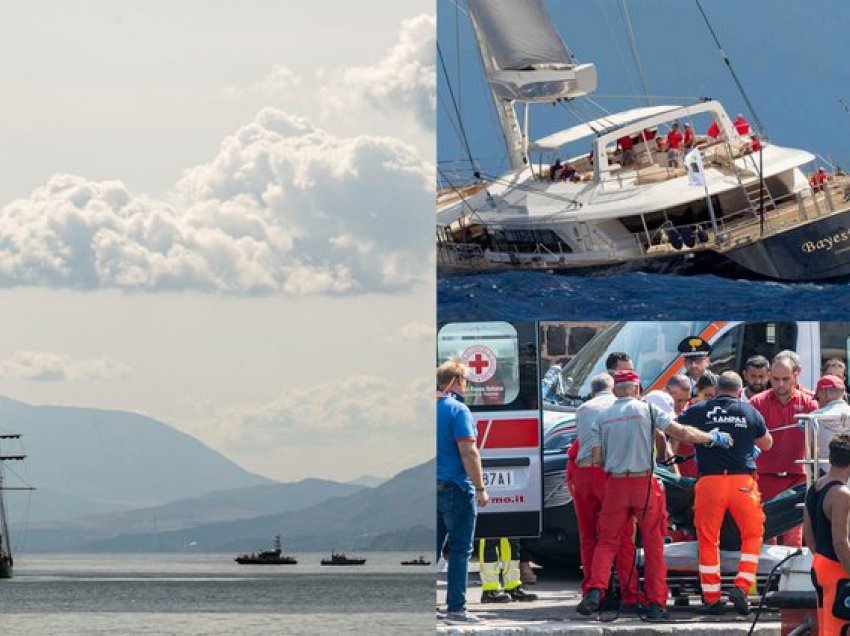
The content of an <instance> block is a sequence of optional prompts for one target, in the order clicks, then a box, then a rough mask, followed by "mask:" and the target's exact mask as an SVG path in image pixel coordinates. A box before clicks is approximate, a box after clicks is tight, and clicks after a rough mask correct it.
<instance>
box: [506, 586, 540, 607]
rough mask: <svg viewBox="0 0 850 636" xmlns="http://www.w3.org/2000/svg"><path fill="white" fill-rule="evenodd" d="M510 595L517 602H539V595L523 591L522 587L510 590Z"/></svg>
mask: <svg viewBox="0 0 850 636" xmlns="http://www.w3.org/2000/svg"><path fill="white" fill-rule="evenodd" d="M508 594H510V595H511V598H512V599H513V600H515V601H521V602H523V603H530V602H531V601H536V600H537V594H530V593H529V592H526V591H525V590H524V589H522V586H521V585H520V586H519V587H515V588H514V589H512V590H508Z"/></svg>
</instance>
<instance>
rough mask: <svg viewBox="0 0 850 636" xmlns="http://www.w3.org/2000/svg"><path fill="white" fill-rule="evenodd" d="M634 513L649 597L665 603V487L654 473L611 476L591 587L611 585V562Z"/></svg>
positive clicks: (601, 513) (595, 554)
mask: <svg viewBox="0 0 850 636" xmlns="http://www.w3.org/2000/svg"><path fill="white" fill-rule="evenodd" d="M647 488H648V489H649V496H648V497H647ZM644 506H645V507H646V508H645V509H644ZM632 517H637V523H638V528H640V535H641V539H642V540H643V552H644V557H645V561H644V585H645V587H646V600H647V602H648V603H653V604H656V605H660V606H661V607H664V606H665V605H666V604H667V593H668V590H667V565H666V564H665V563H664V532H665V530H666V528H667V504H666V498H665V496H664V488H663V487H662V486H661V484H660V483H659V482H658V480H657V479H655V477H651V476H642V477H609V478H608V485H607V487H606V489H605V499H604V500H603V501H602V510H600V512H599V524H598V528H599V534H598V543H597V545H596V552H595V553H594V555H593V567H592V569H591V573H590V581H589V582H588V589H595V590H601V591H604V590H605V589H606V588H607V587H608V579H609V578H610V574H611V565H612V564H613V562H614V559H615V557H616V555H617V553H618V551H619V549H620V546H621V544H622V534H623V527H624V526H626V525H627V524H628V522H629V519H631V518H632Z"/></svg>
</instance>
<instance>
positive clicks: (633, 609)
mask: <svg viewBox="0 0 850 636" xmlns="http://www.w3.org/2000/svg"><path fill="white" fill-rule="evenodd" d="M642 609H643V608H642V607H641V606H640V605H638V604H637V603H623V604H622V605H621V606H620V613H621V614H637V613H638V612H639V611H641V610H642Z"/></svg>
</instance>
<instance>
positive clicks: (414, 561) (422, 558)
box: [401, 554, 431, 565]
mask: <svg viewBox="0 0 850 636" xmlns="http://www.w3.org/2000/svg"><path fill="white" fill-rule="evenodd" d="M401 564H402V565H431V562H430V561H426V560H425V555H424V554H420V555H419V556H418V557H416V558H415V559H411V560H410V561H402V562H401Z"/></svg>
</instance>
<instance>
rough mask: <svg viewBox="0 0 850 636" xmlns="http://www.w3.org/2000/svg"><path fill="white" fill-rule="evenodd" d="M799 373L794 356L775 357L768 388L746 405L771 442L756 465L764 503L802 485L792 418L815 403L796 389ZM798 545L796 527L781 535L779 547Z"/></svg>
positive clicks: (801, 436) (800, 444) (798, 434)
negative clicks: (759, 418)
mask: <svg viewBox="0 0 850 636" xmlns="http://www.w3.org/2000/svg"><path fill="white" fill-rule="evenodd" d="M801 371H802V367H801V366H800V364H799V362H798V357H797V356H796V354H794V352H791V351H781V352H780V353H777V354H776V356H774V358H773V362H772V363H771V365H770V385H771V388H769V389H767V390H766V391H762V392H761V393H759V394H758V395H754V396H753V397H752V398H750V404H751V405H752V406H753V408H755V409H756V410H757V411H758V412H759V413H761V416H762V417H763V418H764V421H765V423H766V424H767V429H768V430H769V431H770V432H771V434H772V435H773V437H774V442H775V443H774V445H773V448H772V449H771V450H769V451H767V452H765V453H762V454H761V455H760V456H759V458H758V461H757V462H756V465H757V467H758V468H757V473H758V482H759V490H761V494H762V497H763V498H764V500H765V501H770V500H771V499H773V497H775V496H776V495H778V494H779V493H781V492H783V491H785V490H787V489H789V488H793V487H795V486H798V485H800V484H802V483H805V481H806V475H805V472H804V471H803V465H802V464H798V463H797V460H801V459H805V457H804V455H805V449H806V441H805V433H804V432H803V430H802V429H801V428H800V427H799V426H798V425H797V422H796V420H795V419H794V416H795V415H799V414H804V413H811V412H812V411H814V410H815V409H817V408H818V403H817V401H815V399H814V398H813V397H811V394H810V393H809V392H806V391H804V390H803V389H802V387H800V385H799V378H800V372H801ZM802 542H803V533H802V528H801V527H800V526H797V527H796V528H792V529H791V530H789V531H788V532H786V533H785V534H783V535H782V544H783V545H790V546H795V547H799V546H801V545H802Z"/></svg>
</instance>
